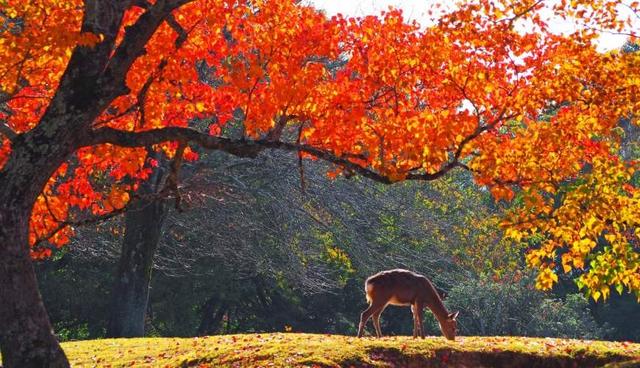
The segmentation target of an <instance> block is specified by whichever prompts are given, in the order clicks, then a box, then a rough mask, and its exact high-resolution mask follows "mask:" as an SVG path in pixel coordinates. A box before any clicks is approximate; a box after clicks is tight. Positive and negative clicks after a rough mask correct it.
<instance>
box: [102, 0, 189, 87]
mask: <svg viewBox="0 0 640 368" xmlns="http://www.w3.org/2000/svg"><path fill="white" fill-rule="evenodd" d="M191 1H193V0H158V1H157V2H156V3H155V4H154V5H153V6H151V7H148V8H147V10H146V11H145V12H144V13H143V14H142V15H141V16H140V18H138V20H137V21H136V22H135V23H134V24H133V25H131V26H129V27H127V29H126V31H125V35H124V39H123V40H122V42H121V43H120V45H119V46H118V48H117V49H116V50H115V52H114V54H113V57H112V58H111V60H110V61H109V64H108V65H107V67H106V68H105V72H104V78H107V80H106V81H104V83H106V84H109V83H113V82H115V83H116V84H118V85H121V88H120V90H117V91H116V93H125V92H126V86H125V84H124V83H125V82H124V81H125V76H126V74H127V71H128V70H129V68H130V67H131V65H132V64H133V62H134V61H135V60H136V59H137V58H138V57H140V56H141V55H143V54H144V52H145V46H146V45H147V42H149V39H151V36H153V34H154V33H155V31H156V30H157V29H158V27H159V26H160V24H161V23H162V22H163V21H165V20H167V18H168V17H169V16H170V14H171V12H172V11H174V10H175V9H177V8H179V7H180V6H182V5H184V4H187V3H189V2H191ZM104 83H102V85H106V84H104Z"/></svg>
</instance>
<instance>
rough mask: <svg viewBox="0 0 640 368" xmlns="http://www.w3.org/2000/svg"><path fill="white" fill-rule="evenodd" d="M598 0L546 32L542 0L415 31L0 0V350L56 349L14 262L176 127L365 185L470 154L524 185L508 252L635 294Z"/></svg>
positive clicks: (566, 6)
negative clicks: (566, 24) (574, 23)
mask: <svg viewBox="0 0 640 368" xmlns="http://www.w3.org/2000/svg"><path fill="white" fill-rule="evenodd" d="M617 4H618V2H617V1H609V0H599V1H589V2H586V1H570V2H566V1H561V2H560V3H558V4H556V5H555V9H554V10H555V11H556V13H558V14H560V15H563V16H567V17H575V18H577V19H578V20H580V21H584V23H585V24H584V27H581V28H580V29H579V30H578V31H577V32H575V33H574V34H572V35H569V36H557V35H554V34H552V33H550V32H549V31H548V25H547V23H546V20H545V19H544V17H543V15H542V14H543V12H542V11H541V10H542V9H543V8H544V6H545V4H544V2H543V1H525V2H522V1H513V2H512V1H504V2H491V1H481V2H478V3H476V4H460V6H459V7H458V9H457V10H454V11H451V12H448V13H445V14H443V15H442V16H441V17H440V18H439V21H438V23H437V24H436V25H434V26H431V27H426V28H421V27H420V26H419V25H418V24H416V23H407V22H405V21H404V20H403V18H402V14H401V12H400V11H398V10H393V9H390V10H389V11H388V12H385V13H384V14H382V16H381V17H375V16H367V17H363V18H344V17H342V16H336V17H332V18H330V19H328V18H327V17H325V16H324V15H323V14H322V13H320V12H318V11H317V10H315V9H313V8H311V7H306V6H302V5H299V4H297V2H294V1H268V0H256V1H252V2H244V1H234V0H155V1H151V0H149V1H145V0H133V1H98V0H85V1H84V2H81V1H80V0H75V1H58V0H30V1H22V0H0V5H2V10H0V22H1V23H0V32H1V35H2V38H0V50H2V52H1V53H0V87H1V88H2V94H1V96H0V99H1V100H0V101H1V103H2V110H0V119H2V122H1V124H0V131H1V132H2V134H3V141H2V146H1V148H0V164H1V165H2V170H1V171H0V227H1V230H0V283H2V285H3V288H2V289H1V290H0V300H2V302H1V303H0V331H1V332H0V347H1V349H2V354H3V359H4V364H5V365H6V366H8V367H12V366H21V367H28V366H45V365H47V366H66V365H68V363H67V362H66V358H65V357H64V353H63V352H62V351H61V349H60V347H59V345H58V344H57V342H56V341H55V338H54V337H53V335H52V334H51V331H50V330H51V329H50V324H49V321H48V318H47V316H46V312H45V309H44V307H43V305H42V302H41V300H40V296H39V294H38V291H37V286H36V281H35V277H34V275H33V270H32V266H31V263H30V262H31V259H30V258H31V257H33V258H41V257H46V256H48V255H49V254H50V252H51V248H50V247H49V246H48V245H52V246H62V245H64V244H65V243H67V242H68V240H69V237H71V236H72V235H73V226H75V225H78V224H82V223H83V222H86V221H87V219H88V218H90V217H98V218H101V217H102V218H104V217H108V216H113V215H114V214H117V213H121V212H122V211H124V210H126V208H127V203H128V202H129V201H130V200H131V197H132V193H133V192H134V191H135V190H136V188H137V186H138V185H139V183H140V181H142V180H145V179H146V178H147V177H148V176H149V174H150V171H151V168H152V167H153V166H154V165H155V164H156V162H155V161H154V160H151V159H150V158H149V157H148V152H150V151H154V150H155V151H159V152H163V153H164V154H165V155H167V156H168V157H169V158H172V159H173V160H174V162H175V163H176V164H175V165H174V166H175V167H176V168H177V167H179V162H180V161H181V160H182V159H188V160H189V159H196V158H197V155H196V154H195V153H194V152H193V151H192V150H191V148H190V146H189V145H192V144H196V145H200V146H203V147H205V148H208V149H217V150H222V151H225V152H228V153H231V154H235V155H240V156H247V157H254V156H255V155H257V154H258V153H259V152H260V151H261V150H264V149H282V150H289V151H296V152H300V155H301V156H304V157H310V158H320V159H324V160H327V161H330V162H332V163H334V164H336V169H335V170H334V171H332V172H331V173H330V174H331V175H337V174H340V173H345V174H348V175H351V174H353V173H356V174H360V175H363V176H365V177H368V178H370V179H374V180H378V181H381V182H385V183H392V182H396V181H401V180H435V179H438V178H440V177H442V176H443V175H445V174H446V173H447V172H449V171H451V170H453V169H456V168H460V169H466V170H470V171H472V172H473V174H474V177H475V180H476V182H477V183H478V184H479V185H483V186H487V187H489V188H490V189H491V192H492V193H493V195H494V196H495V198H496V199H505V200H511V199H512V198H513V197H514V196H515V195H516V194H518V195H519V196H520V197H521V198H522V204H523V208H521V209H519V210H518V211H517V212H515V213H514V219H513V221H510V220H509V219H508V221H506V226H508V231H509V232H510V234H511V235H512V236H513V237H514V238H515V239H518V240H520V239H523V237H524V238H536V237H537V238H539V239H542V240H540V242H539V244H538V245H534V247H533V249H532V250H531V251H530V252H529V254H528V256H527V260H528V261H529V263H530V265H531V266H533V267H538V268H539V269H540V270H541V272H540V276H539V278H538V285H539V286H540V287H542V288H549V287H551V286H552V285H553V282H554V280H556V278H557V276H556V274H555V272H557V271H558V270H559V269H560V268H562V269H564V271H572V270H574V271H575V272H578V273H580V272H581V270H583V269H585V272H583V273H581V276H579V277H580V278H579V283H580V285H583V286H584V287H585V288H587V290H589V292H590V293H591V295H592V296H593V297H594V298H596V299H598V298H599V296H601V295H602V296H603V297H606V296H607V295H608V290H609V287H610V286H612V285H613V286H614V287H616V288H617V289H618V290H621V289H624V288H626V289H627V290H629V291H633V292H636V293H640V281H639V280H640V272H639V271H638V270H639V267H640V266H639V262H640V261H639V257H638V253H639V252H638V238H637V235H638V234H637V231H636V229H637V223H638V221H639V219H638V213H639V211H637V209H638V196H639V195H640V194H639V193H640V192H639V191H638V189H637V186H638V184H637V179H635V178H637V176H636V174H635V172H636V169H637V166H638V164H637V162H633V161H629V160H624V159H622V158H621V157H620V156H619V155H618V153H617V151H618V148H619V138H618V137H617V136H616V135H615V134H612V129H614V128H615V127H616V126H617V124H618V120H619V119H620V118H621V117H627V118H629V119H631V121H632V122H633V123H635V122H636V118H635V117H636V116H637V115H638V110H639V109H640V102H639V100H638V97H637V96H638V93H637V92H638V87H639V86H640V83H639V81H640V77H639V76H638V70H640V68H638V63H639V61H640V56H639V55H638V54H637V53H622V52H616V51H613V52H609V53H606V54H601V53H598V52H597V51H596V50H595V48H594V46H593V40H594V38H595V35H596V32H595V31H594V28H604V29H610V30H613V31H617V32H627V31H628V29H629V27H631V24H630V23H629V21H628V20H627V19H622V18H620V17H619V16H618V15H617V14H616V6H617ZM626 5H627V6H628V8H629V9H630V10H631V12H632V15H635V16H637V15H638V14H639V6H638V3H637V2H632V3H629V4H626ZM521 22H524V23H526V24H529V27H528V28H527V27H524V29H523V27H517V26H518V25H519V24H520V23H521ZM628 32H630V34H634V33H633V29H631V30H630V31H628ZM176 170H177V169H176ZM173 175H174V176H173V177H172V179H171V180H168V182H167V184H168V185H167V188H166V191H168V192H171V191H172V192H176V191H177V182H176V180H177V179H176V175H177V172H174V173H173ZM568 181H575V182H574V184H573V185H569V186H567V185H566V183H567V182H568ZM558 197H561V198H560V199H558ZM603 201H607V202H608V203H606V205H605V204H603ZM601 238H604V239H605V240H602V239H601ZM598 242H600V243H602V242H606V243H607V245H605V246H603V247H599V246H597V245H598ZM558 259H560V260H558ZM587 260H588V261H589V263H587Z"/></svg>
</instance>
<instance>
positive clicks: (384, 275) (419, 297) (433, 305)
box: [358, 269, 457, 339]
mask: <svg viewBox="0 0 640 368" xmlns="http://www.w3.org/2000/svg"><path fill="white" fill-rule="evenodd" d="M365 294H366V298H367V302H368V303H369V304H370V306H369V308H367V309H366V310H365V311H364V312H363V313H362V315H361V318H360V325H359V326H358V336H362V334H363V330H364V325H365V324H366V322H367V321H368V319H369V318H370V317H373V324H374V327H375V329H376V335H377V336H378V337H379V336H381V335H382V332H381V331H380V321H379V318H380V314H381V313H382V311H383V310H384V309H385V308H386V306H387V305H389V304H391V305H400V306H411V310H412V312H413V315H414V332H413V335H414V337H416V336H418V335H420V336H422V337H424V333H423V331H422V310H423V308H424V307H425V306H426V307H428V308H429V309H431V311H432V312H433V313H434V315H435V316H436V318H437V319H438V322H439V323H440V329H441V330H442V333H443V334H444V335H445V336H446V337H447V338H449V339H454V338H455V333H456V321H455V318H456V316H457V313H449V312H448V311H447V310H446V308H445V306H444V304H443V303H442V299H441V295H446V293H444V292H442V291H441V290H437V289H436V288H435V287H434V286H433V284H432V283H431V281H429V279H427V278H426V277H424V276H422V275H420V274H417V273H415V272H412V271H407V270H402V269H395V270H388V271H382V272H379V273H377V274H375V275H373V276H371V277H369V278H368V279H367V281H366V282H365Z"/></svg>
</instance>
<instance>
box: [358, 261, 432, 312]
mask: <svg viewBox="0 0 640 368" xmlns="http://www.w3.org/2000/svg"><path fill="white" fill-rule="evenodd" d="M366 291H367V297H368V298H369V299H371V300H374V301H375V300H382V301H384V302H388V303H389V304H395V305H410V304H413V303H415V302H420V303H422V304H431V303H432V302H433V301H434V299H438V300H439V299H440V298H439V296H438V295H437V292H436V289H435V288H434V287H433V285H432V284H431V282H430V281H429V280H428V279H427V278H426V277H424V276H422V275H419V274H417V273H414V272H411V271H407V270H401V269H397V270H389V271H382V272H380V273H377V274H375V275H373V276H371V277H369V278H368V279H367V281H366Z"/></svg>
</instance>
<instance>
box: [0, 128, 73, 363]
mask: <svg viewBox="0 0 640 368" xmlns="http://www.w3.org/2000/svg"><path fill="white" fill-rule="evenodd" d="M49 134H50V132H48V131H44V132H43V131H39V130H37V129H35V130H34V131H32V132H30V134H25V135H22V136H20V137H19V139H17V140H16V141H14V143H13V150H12V153H11V156H10V158H9V160H8V161H7V163H6V164H5V166H4V167H3V168H2V169H1V170H0V351H1V352H2V364H3V365H4V367H5V368H13V367H19V368H29V367H39V368H40V367H68V366H69V363H68V361H67V358H66V356H65V355H64V352H63V351H62V349H61V348H60V345H59V343H58V341H57V339H56V337H55V335H54V334H53V330H52V328H51V323H50V321H49V317H48V315H47V312H46V310H45V308H44V304H43V303H42V297H41V296H40V292H39V291H38V285H37V281H36V276H35V272H34V269H33V265H32V264H31V258H30V255H29V241H28V237H29V220H30V215H31V209H32V207H33V204H34V203H35V200H36V198H37V197H38V195H39V194H40V193H41V192H42V188H43V187H44V185H45V184H46V182H47V180H48V178H49V177H50V176H51V174H52V173H53V171H54V170H55V169H56V168H57V167H58V166H59V165H60V163H61V162H62V161H63V160H64V159H65V158H66V157H67V155H68V152H69V151H68V150H67V147H66V146H63V145H54V144H50V145H46V146H43V145H40V144H39V142H41V141H43V140H46V139H48V138H49V136H48V135H49ZM51 154H53V155H51Z"/></svg>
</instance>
